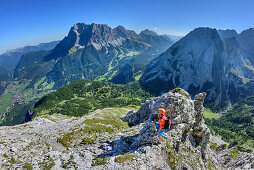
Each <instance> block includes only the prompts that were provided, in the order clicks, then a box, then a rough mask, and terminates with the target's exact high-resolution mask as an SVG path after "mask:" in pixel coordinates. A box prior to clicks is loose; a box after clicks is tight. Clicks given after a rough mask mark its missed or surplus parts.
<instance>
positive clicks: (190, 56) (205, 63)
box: [140, 28, 254, 107]
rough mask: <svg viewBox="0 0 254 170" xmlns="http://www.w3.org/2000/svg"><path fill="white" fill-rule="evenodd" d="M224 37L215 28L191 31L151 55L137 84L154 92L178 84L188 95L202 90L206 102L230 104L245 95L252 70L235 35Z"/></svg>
mask: <svg viewBox="0 0 254 170" xmlns="http://www.w3.org/2000/svg"><path fill="white" fill-rule="evenodd" d="M221 36H222V35H221ZM225 37H227V38H224V39H223V40H222V39H221V37H220V36H219V34H218V32H217V30H216V29H211V28H197V29H195V30H193V31H192V32H190V33H189V34H188V35H186V36H185V37H184V38H182V39H181V40H179V41H178V42H176V43H175V44H173V45H172V47H170V48H169V49H168V50H167V51H166V52H164V53H162V54H161V55H160V56H159V57H157V58H155V59H154V60H153V61H152V62H151V63H150V64H149V65H148V67H147V69H146V72H145V73H144V75H143V76H142V77H141V79H140V83H141V84H142V86H143V87H144V88H146V89H147V90H149V91H150V92H152V93H154V94H156V95H160V94H162V93H165V92H167V91H168V90H170V89H173V88H176V87H181V88H183V89H185V90H187V91H188V92H189V93H190V94H191V96H194V95H195V94H197V93H199V92H203V91H205V92H206V93H207V98H206V101H207V102H209V101H211V102H214V103H215V104H217V105H221V106H224V107H225V106H228V105H231V103H234V102H236V101H237V97H238V96H239V95H240V97H244V96H246V95H249V90H248V89H250V88H252V87H253V80H254V72H253V63H251V62H250V60H249V53H247V52H246V50H243V48H242V46H241V44H240V45H239V43H240V41H239V40H238V38H236V37H229V38H228V36H226V35H225ZM253 38H254V37H253ZM236 82H238V83H236Z"/></svg>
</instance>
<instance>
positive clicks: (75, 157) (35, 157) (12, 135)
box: [0, 89, 254, 169]
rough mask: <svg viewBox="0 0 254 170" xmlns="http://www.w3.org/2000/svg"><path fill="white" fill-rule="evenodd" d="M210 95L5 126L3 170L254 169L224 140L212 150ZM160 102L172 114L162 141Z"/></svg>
mask: <svg viewBox="0 0 254 170" xmlns="http://www.w3.org/2000/svg"><path fill="white" fill-rule="evenodd" d="M205 96H206V94H205V93H200V94H198V95H196V96H195V98H194V100H192V99H191V98H190V96H189V94H188V93H187V92H185V91H184V90H182V89H175V90H173V91H171V92H168V93H166V94H164V95H162V96H160V97H156V98H152V99H151V100H149V101H146V102H145V103H144V104H143V105H142V106H141V107H140V108H139V110H138V111H134V110H131V111H129V112H128V110H130V108H106V109H103V110H96V111H95V112H93V113H90V114H88V115H86V116H83V117H81V118H75V117H67V116H63V115H46V116H42V117H36V118H35V119H34V120H32V121H31V122H28V123H25V124H22V125H16V126H13V127H0V139H1V141H0V148H1V150H0V155H1V157H0V164H1V165H2V168H3V169H8V168H13V169H14V168H22V167H23V168H29V167H33V168H34V169H41V168H51V169H76V168H77V169H215V168H217V169H251V168H254V163H253V159H254V158H253V154H248V153H242V152H237V155H235V154H234V152H233V151H232V148H231V149H230V148H227V146H226V145H225V144H224V143H223V144H221V145H219V146H218V147H217V146H216V147H215V148H214V150H215V151H213V149H211V148H213V147H211V146H212V145H213V143H210V142H209V141H210V137H211V135H210V131H209V129H208V128H207V126H206V125H205V123H204V120H203V111H204V107H203V102H204V98H205ZM159 107H164V108H165V109H166V114H167V116H169V117H171V119H172V126H171V129H170V130H168V131H166V132H165V133H164V137H163V142H162V143H159V141H158V138H157V134H156V131H155V130H154V129H153V127H152V126H151V121H152V120H156V117H157V114H156V112H157V109H158V108H159ZM127 112H128V114H127V115H126V113H127ZM120 118H121V120H123V121H125V122H128V124H129V125H131V127H128V126H127V123H124V122H122V121H121V120H120Z"/></svg>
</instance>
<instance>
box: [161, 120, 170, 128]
mask: <svg viewBox="0 0 254 170" xmlns="http://www.w3.org/2000/svg"><path fill="white" fill-rule="evenodd" d="M162 119H164V120H165V127H164V129H170V125H171V120H170V119H169V118H168V117H163V118H162Z"/></svg>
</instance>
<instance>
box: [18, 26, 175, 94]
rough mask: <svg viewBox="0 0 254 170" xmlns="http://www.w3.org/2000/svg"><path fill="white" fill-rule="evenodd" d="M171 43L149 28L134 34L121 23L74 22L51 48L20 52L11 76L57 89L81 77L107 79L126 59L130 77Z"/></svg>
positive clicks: (139, 73)
mask: <svg viewBox="0 0 254 170" xmlns="http://www.w3.org/2000/svg"><path fill="white" fill-rule="evenodd" d="M172 44H173V41H172V40H170V39H169V38H168V37H166V36H162V35H157V34H156V33H155V32H152V31H149V30H144V31H142V32H141V33H140V34H136V33H135V32H134V31H132V30H126V29H125V28H124V27H123V26H118V27H116V28H113V29H112V28H110V27H109V26H107V25H105V24H90V25H89V24H84V23H78V24H75V25H74V26H73V27H72V28H71V29H70V31H69V33H68V35H67V36H66V37H65V38H64V39H63V40H62V41H60V42H59V43H58V44H57V46H56V47H55V48H54V49H53V50H52V51H47V52H46V51H44V52H35V53H30V54H26V55H23V56H22V57H21V59H20V61H19V62H18V64H17V67H16V69H15V74H14V78H16V79H17V80H22V79H32V80H33V82H37V81H40V80H41V79H42V78H43V79H44V81H47V82H48V83H52V82H54V88H55V89H57V88H59V87H62V86H64V85H66V84H68V83H69V82H73V81H75V80H79V79H82V78H87V79H92V80H102V81H108V80H111V79H112V78H113V77H114V76H115V75H117V74H118V73H119V70H121V69H122V68H123V67H124V66H125V65H126V64H127V63H130V62H132V63H134V64H132V69H133V71H134V72H133V76H135V77H140V76H141V74H142V73H143V71H144V69H145V64H148V62H149V61H150V60H151V59H153V58H154V57H155V56H157V55H159V54H160V53H161V52H163V51H164V50H166V49H167V48H168V47H169V46H170V45H172ZM136 60H137V62H135V61H136ZM139 60H142V61H143V62H142V63H141V62H138V61H139ZM24 61H25V62H24ZM32 63H35V64H32ZM134 65H135V69H134ZM136 65H138V66H136ZM44 66H47V67H46V69H45V68H44ZM31 72H32V74H31ZM44 77H45V78H44ZM135 77H132V79H133V78H135ZM132 79H131V80H132ZM41 83H43V81H42V82H41Z"/></svg>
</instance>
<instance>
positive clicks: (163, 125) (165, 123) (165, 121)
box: [152, 108, 171, 142]
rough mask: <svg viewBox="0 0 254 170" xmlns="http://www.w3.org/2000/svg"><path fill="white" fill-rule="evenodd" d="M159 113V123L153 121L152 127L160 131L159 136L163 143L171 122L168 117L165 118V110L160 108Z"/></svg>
mask: <svg viewBox="0 0 254 170" xmlns="http://www.w3.org/2000/svg"><path fill="white" fill-rule="evenodd" d="M158 112H159V116H160V117H159V120H158V122H155V123H154V121H152V126H153V127H154V129H155V130H156V131H157V130H158V136H159V139H160V142H161V141H162V134H163V132H165V130H166V129H169V128H170V125H171V121H170V119H169V118H168V117H166V116H165V113H166V111H165V109H163V108H159V110H158Z"/></svg>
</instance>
